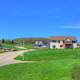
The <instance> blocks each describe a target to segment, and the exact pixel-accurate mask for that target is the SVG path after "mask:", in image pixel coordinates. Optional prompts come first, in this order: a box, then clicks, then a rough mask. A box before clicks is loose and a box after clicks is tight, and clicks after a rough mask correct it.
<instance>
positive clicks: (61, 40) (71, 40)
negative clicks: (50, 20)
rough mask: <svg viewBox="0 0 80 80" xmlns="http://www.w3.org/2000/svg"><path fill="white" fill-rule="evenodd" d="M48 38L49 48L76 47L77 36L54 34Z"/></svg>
mask: <svg viewBox="0 0 80 80" xmlns="http://www.w3.org/2000/svg"><path fill="white" fill-rule="evenodd" d="M49 39H50V42H49V45H50V48H51V49H53V48H58V49H64V48H77V38H76V37H74V36H68V37H66V36H55V37H49Z"/></svg>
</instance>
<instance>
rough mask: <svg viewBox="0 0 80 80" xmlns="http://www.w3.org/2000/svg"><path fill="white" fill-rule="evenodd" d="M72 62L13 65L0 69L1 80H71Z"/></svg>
mask: <svg viewBox="0 0 80 80" xmlns="http://www.w3.org/2000/svg"><path fill="white" fill-rule="evenodd" d="M74 63H75V61H74V60H71V59H70V60H66V59H65V60H60V61H58V60H56V61H48V62H39V63H31V64H30V63H29V64H15V65H8V66H5V67H2V68H0V79H1V80H72V77H71V69H72V66H73V65H74Z"/></svg>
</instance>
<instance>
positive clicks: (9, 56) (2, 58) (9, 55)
mask: <svg viewBox="0 0 80 80" xmlns="http://www.w3.org/2000/svg"><path fill="white" fill-rule="evenodd" d="M28 51H32V49H30V50H22V51H15V52H5V53H2V54H0V66H4V65H9V64H15V63H26V62H29V63H30V62H33V61H20V60H15V59H14V58H15V57H17V56H19V55H21V54H23V53H24V52H28Z"/></svg>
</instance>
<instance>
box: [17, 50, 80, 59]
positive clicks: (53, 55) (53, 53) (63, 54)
mask: <svg viewBox="0 0 80 80" xmlns="http://www.w3.org/2000/svg"><path fill="white" fill-rule="evenodd" d="M16 59H19V60H22V56H18V57H17V58H16ZM60 59H62V60H63V59H80V49H64V50H57V49H54V50H52V49H38V50H35V51H31V52H25V53H24V60H29V61H45V60H48V61H50V60H60Z"/></svg>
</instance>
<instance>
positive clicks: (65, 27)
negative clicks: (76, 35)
mask: <svg viewBox="0 0 80 80" xmlns="http://www.w3.org/2000/svg"><path fill="white" fill-rule="evenodd" d="M60 28H64V29H80V26H60Z"/></svg>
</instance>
